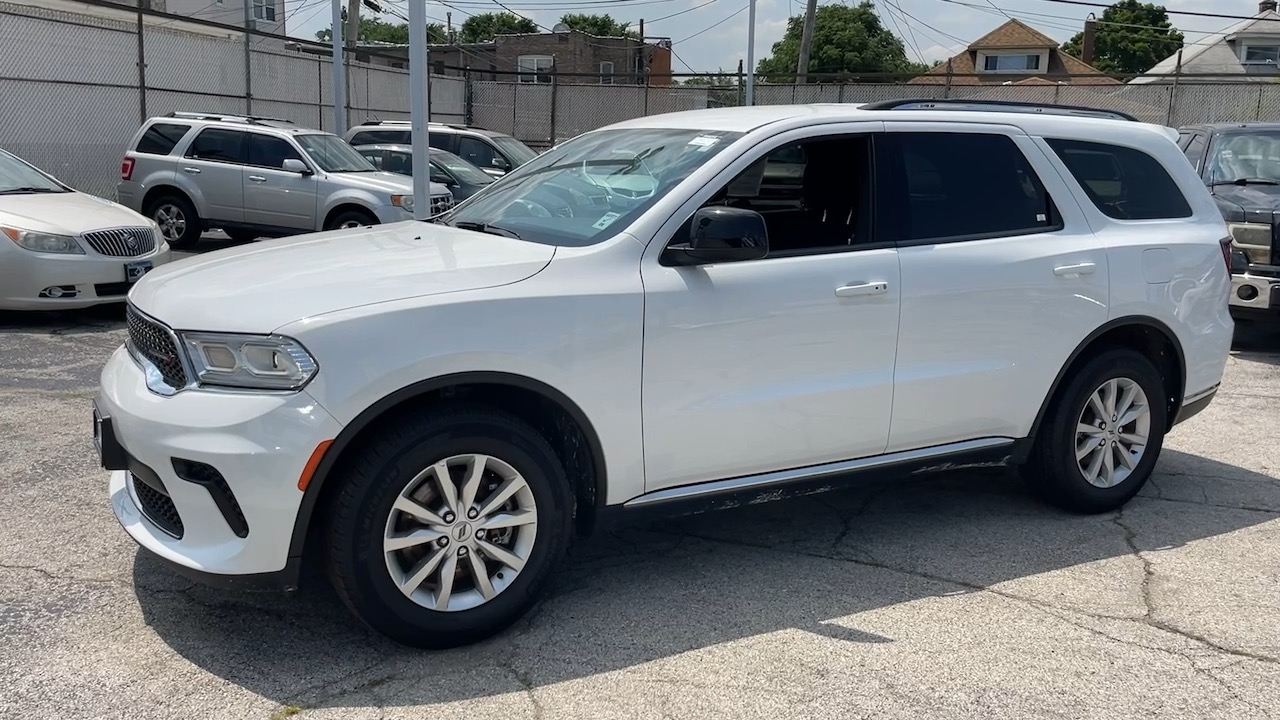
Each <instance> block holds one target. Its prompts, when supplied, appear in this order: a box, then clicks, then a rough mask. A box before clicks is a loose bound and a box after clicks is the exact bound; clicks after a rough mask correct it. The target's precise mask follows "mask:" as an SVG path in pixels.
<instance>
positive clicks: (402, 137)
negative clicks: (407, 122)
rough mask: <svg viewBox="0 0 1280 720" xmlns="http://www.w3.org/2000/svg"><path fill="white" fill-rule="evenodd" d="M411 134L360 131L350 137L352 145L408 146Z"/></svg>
mask: <svg viewBox="0 0 1280 720" xmlns="http://www.w3.org/2000/svg"><path fill="white" fill-rule="evenodd" d="M411 135H412V133H411V132H410V131H408V130H361V131H360V132H358V133H356V134H355V135H352V136H351V144H352V145H378V144H379V143H386V144H389V145H399V144H408V143H409V142H410V140H409V138H410V136H411Z"/></svg>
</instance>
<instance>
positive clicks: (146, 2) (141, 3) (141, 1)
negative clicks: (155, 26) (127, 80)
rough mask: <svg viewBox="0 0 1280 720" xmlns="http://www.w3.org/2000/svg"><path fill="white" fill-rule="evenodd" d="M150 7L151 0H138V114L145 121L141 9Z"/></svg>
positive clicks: (145, 63)
mask: <svg viewBox="0 0 1280 720" xmlns="http://www.w3.org/2000/svg"><path fill="white" fill-rule="evenodd" d="M143 8H146V9H147V10H150V9H151V0H138V115H139V117H141V118H142V119H141V120H140V121H139V122H142V123H145V122H146V121H147V47H146V45H147V41H146V31H145V30H143V23H142V10H143Z"/></svg>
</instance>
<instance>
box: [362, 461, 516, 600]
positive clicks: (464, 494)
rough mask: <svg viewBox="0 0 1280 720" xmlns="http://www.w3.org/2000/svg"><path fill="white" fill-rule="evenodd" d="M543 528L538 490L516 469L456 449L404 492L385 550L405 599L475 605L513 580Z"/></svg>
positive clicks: (390, 518)
mask: <svg viewBox="0 0 1280 720" xmlns="http://www.w3.org/2000/svg"><path fill="white" fill-rule="evenodd" d="M537 529H538V509H537V504H536V503H535V502H534V498H533V491H532V490H531V489H530V488H529V485H528V483H526V482H525V479H524V478H523V477H522V476H521V475H520V473H519V472H518V471H517V470H516V469H515V468H513V467H512V466H511V465H509V464H507V463H506V462H504V461H502V460H501V459H499V458H496V457H492V456H488V455H479V454H467V455H455V456H453V457H449V458H446V459H444V460H441V461H439V462H437V463H436V464H434V465H432V466H431V467H429V468H427V469H425V470H423V471H422V472H420V473H418V474H417V475H416V476H414V478H413V479H412V480H410V481H409V483H408V484H407V485H406V486H405V487H404V489H403V490H401V491H400V494H399V495H398V496H397V497H396V500H395V503H394V504H393V505H392V509H391V513H390V515H389V516H388V518H387V524H386V530H385V532H384V534H383V541H382V547H383V555H384V557H385V559H386V565H387V571H388V572H389V573H390V575H391V580H392V582H394V583H395V585H396V587H398V588H399V589H400V592H402V593H403V594H404V595H405V597H407V598H409V599H410V600H412V601H414V602H415V603H417V604H418V605H420V606H422V607H425V608H428V609H431V610H436V611H441V612H457V611H460V610H469V609H471V608H474V607H478V606H480V605H483V604H485V603H487V602H489V601H490V600H492V599H493V598H495V597H497V596H498V594H500V593H501V592H502V591H503V590H505V589H507V588H508V587H510V586H511V583H512V582H514V581H515V579H516V577H517V576H518V575H519V574H520V571H521V570H523V569H524V567H525V564H526V563H527V562H528V560H529V556H530V553H531V552H532V550H533V545H534V542H535V540H536V539H537Z"/></svg>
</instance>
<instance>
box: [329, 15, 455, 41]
mask: <svg viewBox="0 0 1280 720" xmlns="http://www.w3.org/2000/svg"><path fill="white" fill-rule="evenodd" d="M343 15H344V17H345V15H346V13H345V11H344V12H343ZM316 38H317V39H319V40H324V41H326V42H328V41H329V40H332V39H333V28H325V29H323V30H321V31H319V32H317V33H316ZM358 42H362V43H375V42H379V43H392V44H395V45H408V44H409V26H408V25H406V24H404V23H400V24H398V25H397V24H393V23H389V22H383V21H381V20H379V19H377V18H369V17H362V18H360V37H359V38H358ZM427 42H433V43H443V42H445V36H444V26H443V25H441V24H440V23H430V24H428V25H427Z"/></svg>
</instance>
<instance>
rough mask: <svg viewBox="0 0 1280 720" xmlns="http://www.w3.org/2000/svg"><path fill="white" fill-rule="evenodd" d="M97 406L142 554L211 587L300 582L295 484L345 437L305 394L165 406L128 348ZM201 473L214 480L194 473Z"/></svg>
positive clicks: (208, 398) (119, 498)
mask: <svg viewBox="0 0 1280 720" xmlns="http://www.w3.org/2000/svg"><path fill="white" fill-rule="evenodd" d="M94 402H95V406H96V408H97V410H98V412H99V414H100V415H101V416H102V417H103V418H104V419H105V421H104V422H103V423H102V425H101V426H100V427H101V428H102V433H103V434H104V435H105V434H107V433H110V437H104V438H103V439H102V441H101V442H102V446H103V450H102V455H103V460H104V464H106V465H108V466H109V467H112V468H113V472H112V474H111V482H110V496H111V505H112V508H113V509H114V511H115V514H116V518H117V519H118V520H119V521H120V524H121V526H123V527H124V529H125V531H126V532H127V533H128V534H129V535H130V536H131V537H132V538H133V539H134V540H135V541H136V542H137V543H138V544H139V545H141V546H142V547H143V548H145V549H146V550H148V551H150V552H151V553H152V554H154V555H156V556H158V557H159V558H160V559H161V560H162V561H164V562H166V563H167V564H170V565H176V566H178V567H180V568H182V569H183V573H184V574H186V575H189V576H196V577H198V578H200V579H206V581H207V578H208V576H210V575H213V576H234V577H228V578H226V579H225V581H224V582H223V583H222V584H232V585H238V586H243V585H249V586H257V585H271V586H281V585H288V584H289V583H290V582H291V581H292V580H291V578H290V577H289V574H290V573H291V572H293V571H294V570H296V561H291V560H290V558H289V544H290V540H291V538H292V535H293V528H294V523H295V521H296V519H297V514H298V507H299V504H300V503H301V501H302V491H301V490H299V489H298V480H299V477H300V476H301V475H302V472H303V469H304V467H305V466H306V463H307V460H308V459H309V458H310V457H311V454H312V452H313V451H314V450H315V449H316V447H317V445H319V444H320V443H321V442H322V441H325V440H329V439H332V438H334V437H335V436H336V435H337V434H338V431H339V430H340V429H341V426H340V425H339V424H338V422H337V421H336V420H334V419H333V417H332V416H330V415H329V414H328V413H327V412H325V410H324V409H323V408H321V407H320V406H319V405H318V404H317V403H316V402H315V401H314V400H313V399H311V397H310V396H309V395H307V394H306V393H305V392H298V393H256V392H227V391H207V390H199V389H195V390H186V391H183V392H179V393H177V394H175V395H173V396H171V397H162V396H160V395H156V394H154V393H152V392H151V391H150V390H148V389H147V386H146V381H145V377H144V375H143V372H142V369H141V368H140V367H139V366H138V365H137V363H136V362H135V361H134V360H133V358H132V357H130V355H129V353H128V352H127V351H126V350H125V349H124V348H120V349H118V350H116V352H115V353H114V354H113V355H112V356H111V358H110V360H108V362H107V365H106V367H105V368H103V371H102V385H101V390H100V391H99V394H98V396H97V398H96V399H95V401H94ZM116 445H118V447H115V446H116ZM108 448H114V449H112V450H108ZM197 466H199V467H205V468H212V469H214V470H215V471H216V473H214V474H213V475H212V477H211V476H210V474H209V472H208V471H207V470H205V471H204V472H203V473H202V474H196V473H193V472H192V470H191V468H193V467H197ZM120 468H128V469H120ZM157 488H159V490H157ZM228 498H230V501H228ZM158 508H159V509H158ZM175 516H176V517H175Z"/></svg>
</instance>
